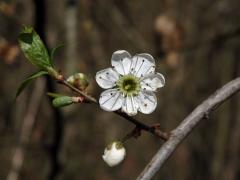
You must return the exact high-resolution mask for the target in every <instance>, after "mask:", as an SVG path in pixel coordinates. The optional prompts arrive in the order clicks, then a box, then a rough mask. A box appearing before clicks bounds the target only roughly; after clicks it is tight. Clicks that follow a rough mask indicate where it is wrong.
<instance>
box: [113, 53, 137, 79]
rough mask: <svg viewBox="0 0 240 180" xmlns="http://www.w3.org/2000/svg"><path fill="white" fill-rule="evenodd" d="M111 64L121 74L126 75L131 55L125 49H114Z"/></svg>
mask: <svg viewBox="0 0 240 180" xmlns="http://www.w3.org/2000/svg"><path fill="white" fill-rule="evenodd" d="M111 61H112V62H111V63H112V66H113V68H114V69H115V70H116V71H117V72H118V73H119V74H121V75H126V74H128V73H129V72H130V67H131V64H132V59H131V55H130V54H129V53H128V52H127V51H125V50H118V51H115V52H114V53H113V55H112V60H111Z"/></svg>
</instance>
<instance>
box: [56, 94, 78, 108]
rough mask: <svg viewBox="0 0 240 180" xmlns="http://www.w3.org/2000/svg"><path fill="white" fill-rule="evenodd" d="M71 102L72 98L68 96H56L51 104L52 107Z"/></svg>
mask: <svg viewBox="0 0 240 180" xmlns="http://www.w3.org/2000/svg"><path fill="white" fill-rule="evenodd" d="M72 103H74V98H73V97H69V96H61V97H57V98H54V99H53V101H52V104H53V106H54V107H63V106H68V105H70V104H72Z"/></svg>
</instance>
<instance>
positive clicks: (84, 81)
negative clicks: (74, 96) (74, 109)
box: [67, 73, 89, 90]
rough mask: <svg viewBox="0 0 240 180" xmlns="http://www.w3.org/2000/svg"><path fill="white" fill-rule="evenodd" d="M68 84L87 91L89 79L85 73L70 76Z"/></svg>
mask: <svg viewBox="0 0 240 180" xmlns="http://www.w3.org/2000/svg"><path fill="white" fill-rule="evenodd" d="M67 82H68V83H70V84H71V85H73V86H75V87H77V88H79V89H81V90H85V89H86V88H87V87H88V85H89V81H88V78H87V76H86V75H85V74H83V73H76V74H74V75H72V76H70V77H69V78H68V79H67Z"/></svg>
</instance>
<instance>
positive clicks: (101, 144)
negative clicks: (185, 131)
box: [0, 0, 240, 180]
mask: <svg viewBox="0 0 240 180" xmlns="http://www.w3.org/2000/svg"><path fill="white" fill-rule="evenodd" d="M23 24H24V25H32V26H34V27H35V29H36V31H37V32H38V33H39V34H40V36H41V37H42V38H43V39H44V40H45V42H46V43H47V45H48V47H49V49H51V48H53V47H55V46H56V45H58V44H61V43H64V44H65V46H64V47H63V48H62V49H61V50H60V51H59V52H58V53H57V56H56V58H55V63H56V66H57V67H58V68H59V69H60V70H61V71H62V72H63V73H64V74H65V76H66V77H67V76H69V75H71V74H72V73H74V72H83V73H86V74H87V75H88V76H89V77H90V80H91V86H90V87H89V88H88V90H89V92H90V93H91V94H93V95H94V96H96V97H98V95H99V93H100V92H101V91H102V90H101V89H100V88H99V87H98V86H97V85H96V82H95V79H94V77H95V73H96V72H97V71H98V70H101V69H104V68H106V67H108V66H109V65H110V59H111V55H112V53H113V52H114V51H116V50H119V49H126V50H127V51H129V52H130V53H131V54H133V55H134V54H136V53H142V52H146V53H150V54H152V55H153V56H154V57H155V59H156V63H157V71H158V72H161V73H162V74H164V75H165V77H166V86H165V87H164V88H162V89H161V90H160V91H159V92H158V94H157V96H158V98H159V99H158V107H157V109H156V111H155V112H154V113H152V114H151V115H142V114H138V115H137V118H138V119H140V120H141V121H142V122H145V123H147V124H153V123H160V124H161V127H162V129H163V130H165V131H170V130H171V129H173V128H175V127H176V126H177V125H178V124H179V123H180V122H181V121H182V120H183V118H184V117H186V116H187V115H188V114H189V113H190V112H191V111H192V110H193V109H194V107H196V106H197V105H198V104H199V103H201V102H202V101H203V100H204V99H205V98H207V97H208V96H209V95H210V94H211V93H213V92H214V91H215V90H216V89H217V88H219V87H221V86H222V85H224V84H225V83H227V82H228V81H230V80H231V79H234V78H236V77H238V76H239V75H240V1H238V0H181V1H178V0H128V1H124V0H115V1H114V0H79V1H76V0H5V1H4V0H0V73H1V74H0V75H1V76H0V78H1V88H0V98H1V101H0V162H1V163H0V179H1V180H2V179H7V180H14V178H10V175H11V173H12V172H14V171H15V170H16V169H14V168H13V167H12V160H13V155H14V152H15V150H16V148H17V147H22V148H24V155H25V157H24V161H23V164H22V166H21V168H20V172H19V174H18V175H19V177H18V179H20V180H33V179H34V180H45V179H49V180H53V179H58V180H79V179H83V180H94V179H96V180H113V179H114V180H117V179H119V180H120V179H121V180H132V179H135V178H136V177H137V176H138V174H139V173H140V172H141V171H142V170H143V168H144V167H145V165H146V164H147V163H148V161H149V160H150V159H151V157H152V156H153V155H154V153H155V152H156V151H157V150H158V148H159V147H160V146H161V144H162V143H163V141H162V140H160V139H157V138H156V137H153V136H152V135H151V134H148V133H143V134H142V136H141V137H140V138H139V139H137V140H135V139H131V140H129V141H128V142H127V144H126V148H127V157H126V159H125V160H124V161H123V163H122V164H121V165H119V166H117V167H114V168H110V167H108V166H107V165H106V164H105V163H104V162H103V160H102V157H101V156H102V154H103V150H104V148H105V146H106V145H107V144H108V143H109V142H111V141H112V140H114V139H118V138H122V137H123V136H125V135H126V134H127V133H128V132H129V131H130V130H131V129H132V128H133V125H132V124H129V123H128V122H127V121H125V120H123V119H122V118H120V117H118V116H116V115H114V114H112V113H108V112H104V111H102V110H100V109H99V108H98V107H97V106H94V105H88V104H83V105H82V104H78V105H72V106H69V107H66V108H61V109H54V108H53V107H52V106H51V103H50V100H49V99H48V97H47V96H46V92H49V91H50V92H52V91H55V90H57V91H58V92H62V93H63V92H66V93H68V94H71V92H69V91H67V89H66V88H64V87H62V86H60V85H57V84H56V83H55V82H52V81H51V80H49V79H44V78H42V79H41V78H40V79H38V80H37V81H35V82H34V83H32V84H31V86H29V87H28V88H27V89H26V90H25V91H24V92H23V94H22V95H21V96H20V97H19V98H18V99H17V101H16V103H13V98H14V95H15V93H16V89H17V87H18V85H19V84H20V82H21V81H22V80H23V79H24V78H25V77H26V76H27V75H29V74H31V73H32V72H34V71H35V70H36V69H35V68H34V67H33V66H32V65H31V64H30V63H29V62H27V60H26V59H25V58H24V57H23V54H22V53H21V52H20V50H19V47H18V44H17V36H18V34H19V32H20V30H21V27H22V25H23ZM29 121H30V122H31V123H32V124H31V123H26V122H29ZM24 123H25V125H24ZM23 125H24V127H27V129H30V130H31V133H28V132H27V131H25V130H22V127H23ZM22 132H23V133H22ZM20 139H22V140H21V141H20ZM15 163H16V162H15ZM17 163H18V162H17ZM13 174H14V173H13ZM7 177H8V178H7ZM11 177H13V176H11ZM155 179H164V180H193V179H194V180H202V179H205V180H239V179H240V95H239V94H238V95H236V96H234V97H233V98H232V99H231V100H229V101H227V102H225V103H224V104H223V105H222V106H221V107H220V108H219V109H218V110H217V111H215V112H214V113H213V114H211V115H210V119H209V120H207V121H204V122H203V123H201V125H200V126H199V127H198V128H196V129H195V130H194V132H193V133H192V134H191V135H190V136H189V137H188V138H187V139H186V140H185V141H184V143H183V144H181V145H180V146H179V147H178V149H177V151H176V152H175V153H174V155H173V156H172V157H171V158H170V159H169V160H168V162H167V163H166V164H165V165H164V168H163V169H161V170H160V171H159V172H158V173H157V175H156V178H155Z"/></svg>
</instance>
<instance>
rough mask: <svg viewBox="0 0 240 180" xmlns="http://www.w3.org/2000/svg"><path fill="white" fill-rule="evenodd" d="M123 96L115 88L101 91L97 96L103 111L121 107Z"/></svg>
mask: <svg viewBox="0 0 240 180" xmlns="http://www.w3.org/2000/svg"><path fill="white" fill-rule="evenodd" d="M122 102H123V96H122V94H121V93H120V92H119V91H118V90H117V89H108V90H106V91H103V92H102V94H101V95H100V98H99V104H100V107H101V108H102V109H103V110H105V111H116V110H118V109H120V108H121V106H122Z"/></svg>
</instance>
